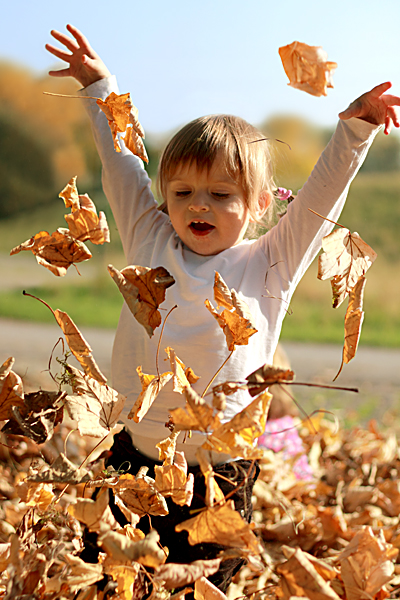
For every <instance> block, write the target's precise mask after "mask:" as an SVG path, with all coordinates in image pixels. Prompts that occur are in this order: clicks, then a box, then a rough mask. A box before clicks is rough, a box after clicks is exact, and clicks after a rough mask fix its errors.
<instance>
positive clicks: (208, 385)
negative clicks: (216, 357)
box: [201, 348, 235, 398]
mask: <svg viewBox="0 0 400 600" xmlns="http://www.w3.org/2000/svg"><path fill="white" fill-rule="evenodd" d="M234 350H235V348H234V349H233V350H231V352H230V354H229V355H228V357H227V358H226V359H225V360H224V362H223V363H222V365H221V366H220V368H219V369H218V371H217V372H216V373H215V375H214V376H213V377H212V379H211V381H210V382H209V383H208V384H207V386H206V389H205V390H204V392H203V393H202V395H201V397H202V398H204V396H205V395H206V393H207V390H208V388H209V387H210V385H211V384H212V382H213V381H214V379H215V378H216V377H217V376H218V375H219V374H220V372H221V371H222V369H223V368H224V366H225V365H226V363H227V362H228V360H229V359H230V357H231V356H232V354H233V352H234Z"/></svg>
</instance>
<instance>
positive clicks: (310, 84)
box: [279, 42, 337, 96]
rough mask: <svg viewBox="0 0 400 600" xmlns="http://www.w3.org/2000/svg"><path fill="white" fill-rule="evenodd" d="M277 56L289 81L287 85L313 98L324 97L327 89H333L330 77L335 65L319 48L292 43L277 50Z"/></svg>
mask: <svg viewBox="0 0 400 600" xmlns="http://www.w3.org/2000/svg"><path fill="white" fill-rule="evenodd" d="M279 56H280V57H281V60H282V64H283V68H284V69H285V73H286V75H287V76H288V78H289V81H290V83H289V84H288V85H290V86H292V87H294V88H296V89H298V90H303V91H304V92H307V93H308V94H312V95H313V96H326V95H327V88H333V81H332V75H333V71H334V70H335V69H336V67H337V63H335V62H329V61H328V60H327V59H328V55H327V53H326V52H325V50H323V49H322V48H321V46H308V45H307V44H303V43H302V42H293V43H292V44H288V45H287V46H282V47H281V48H279Z"/></svg>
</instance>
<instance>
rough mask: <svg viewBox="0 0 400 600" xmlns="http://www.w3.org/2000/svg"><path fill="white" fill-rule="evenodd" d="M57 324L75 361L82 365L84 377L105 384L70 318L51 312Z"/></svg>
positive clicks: (101, 374)
mask: <svg viewBox="0 0 400 600" xmlns="http://www.w3.org/2000/svg"><path fill="white" fill-rule="evenodd" d="M53 314H54V316H55V318H56V321H57V323H58V324H59V326H60V327H61V329H62V331H63V333H64V335H65V338H66V340H67V344H68V346H69V348H70V350H71V352H72V354H73V355H74V356H75V358H76V359H77V361H78V362H79V363H80V364H81V365H82V368H83V370H84V371H85V373H86V375H88V376H89V377H92V378H93V379H96V381H98V382H99V383H106V381H107V379H106V377H105V376H104V375H103V373H102V372H101V371H100V369H99V367H98V365H97V363H96V361H95V359H94V357H93V354H92V349H91V347H90V346H89V344H88V343H87V341H86V340H85V338H84V337H83V335H82V334H81V332H80V331H79V329H78V327H77V326H76V325H75V323H74V321H73V320H72V319H71V317H70V316H69V315H68V314H67V313H66V312H63V311H62V310H59V309H56V310H55V311H53Z"/></svg>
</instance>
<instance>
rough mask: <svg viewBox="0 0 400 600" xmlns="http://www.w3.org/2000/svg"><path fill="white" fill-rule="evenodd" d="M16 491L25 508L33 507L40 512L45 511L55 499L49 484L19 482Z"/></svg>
mask: <svg viewBox="0 0 400 600" xmlns="http://www.w3.org/2000/svg"><path fill="white" fill-rule="evenodd" d="M16 489H17V492H18V496H19V497H20V498H21V500H22V502H25V504H26V505H27V506H34V507H35V508H36V509H37V510H39V511H40V512H43V511H45V510H46V509H47V508H48V507H49V505H50V504H51V503H52V501H53V500H54V498H55V496H54V494H53V489H52V485H51V484H50V483H35V482H33V481H21V482H20V483H19V484H18V485H17V486H16Z"/></svg>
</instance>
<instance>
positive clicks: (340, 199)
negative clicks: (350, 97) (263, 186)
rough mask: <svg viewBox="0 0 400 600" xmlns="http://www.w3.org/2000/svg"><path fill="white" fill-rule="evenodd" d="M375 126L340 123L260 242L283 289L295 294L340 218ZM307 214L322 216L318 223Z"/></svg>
mask: <svg viewBox="0 0 400 600" xmlns="http://www.w3.org/2000/svg"><path fill="white" fill-rule="evenodd" d="M380 128H381V127H380V126H376V125H371V124H370V123H367V122H365V121H362V120H360V119H354V118H353V119H349V120H348V121H339V123H338V126H337V129H336V131H335V133H334V135H333V136H332V138H331V140H330V142H329V144H328V145H327V147H326V148H325V150H324V152H323V153H322V155H321V156H320V158H319V160H318V162H317V164H316V165H315V167H314V169H313V171H312V173H311V175H310V177H309V178H308V180H307V182H306V183H305V184H304V186H303V187H302V188H301V190H300V191H299V193H298V194H297V196H296V198H295V199H294V200H293V202H291V203H290V204H289V206H288V211H287V214H286V215H285V216H284V217H282V218H281V219H280V221H279V223H278V224H277V225H276V227H273V228H272V229H271V230H270V231H269V232H268V233H266V234H265V235H264V236H262V238H260V240H259V242H260V243H261V245H262V246H264V252H265V254H266V255H267V258H268V259H269V262H270V264H271V265H272V264H274V265H275V264H276V265H277V267H278V269H279V271H280V272H281V275H282V277H283V278H284V279H285V280H286V281H287V283H288V289H289V288H291V289H292V290H294V288H295V287H296V285H297V283H298V282H299V280H300V279H301V277H302V276H303V274H304V272H305V271H306V269H307V268H308V267H309V265H310V263H311V262H312V261H313V259H314V258H315V256H316V255H317V253H318V252H319V250H320V249H321V242H322V238H323V237H324V236H326V235H328V234H329V233H330V232H331V231H332V229H333V227H334V224H333V223H331V222H330V221H327V220H326V219H330V220H331V221H336V222H337V220H338V219H339V216H340V213H341V211H342V209H343V206H344V203H345V201H346V197H347V194H348V191H349V187H350V184H351V182H352V181H353V179H354V177H355V176H356V174H357V172H358V170H359V168H360V167H361V165H362V163H363V162H364V159H365V157H366V155H367V152H368V150H369V147H370V145H371V144H372V141H373V140H374V138H375V135H376V134H377V132H378V131H379V130H380ZM309 209H312V210H314V211H315V212H317V213H319V214H320V215H322V217H326V219H323V218H321V217H318V216H317V215H315V214H313V213H312V212H310V210H309Z"/></svg>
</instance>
